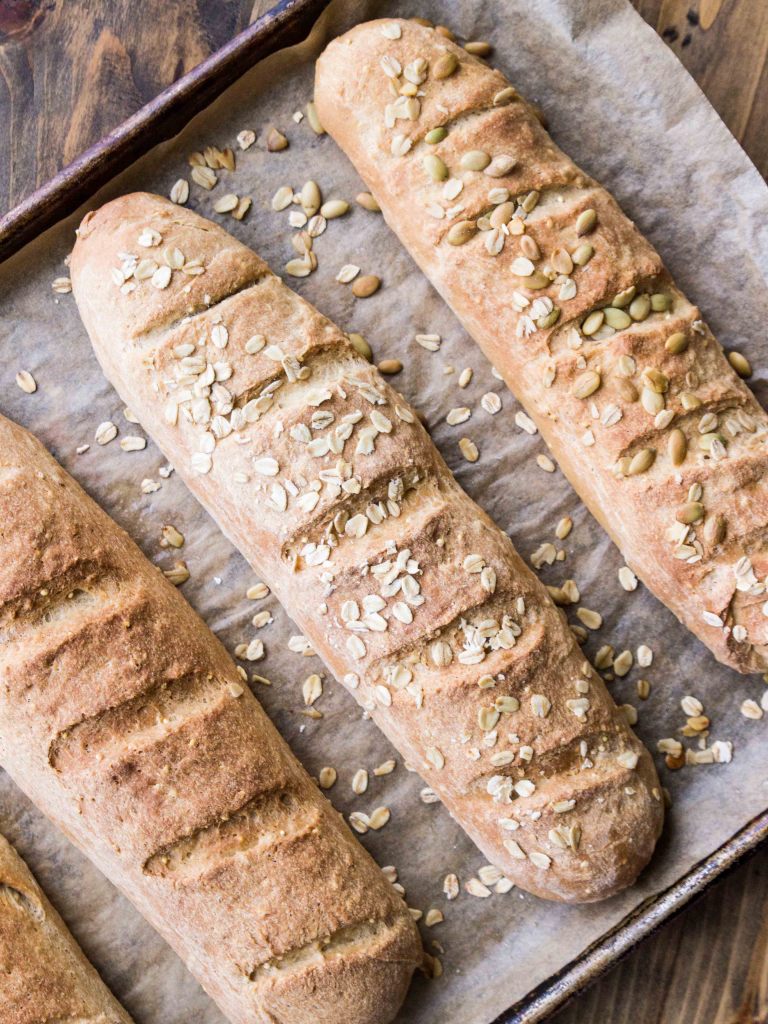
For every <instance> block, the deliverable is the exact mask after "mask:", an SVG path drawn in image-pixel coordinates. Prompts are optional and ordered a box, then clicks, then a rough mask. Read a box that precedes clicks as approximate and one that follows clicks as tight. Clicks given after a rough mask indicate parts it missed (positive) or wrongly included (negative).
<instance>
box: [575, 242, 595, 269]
mask: <svg viewBox="0 0 768 1024" xmlns="http://www.w3.org/2000/svg"><path fill="white" fill-rule="evenodd" d="M594 254H595V250H594V249H593V248H592V246H591V245H590V244H589V242H582V243H581V245H579V246H577V247H576V248H575V249H574V250H573V252H572V253H571V259H572V260H573V262H574V263H575V264H576V266H577V267H584V266H586V265H587V263H589V261H590V260H591V259H592V257H593V256H594Z"/></svg>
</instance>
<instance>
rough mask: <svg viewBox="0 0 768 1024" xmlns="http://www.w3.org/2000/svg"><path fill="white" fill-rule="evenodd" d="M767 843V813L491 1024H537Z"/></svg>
mask: <svg viewBox="0 0 768 1024" xmlns="http://www.w3.org/2000/svg"><path fill="white" fill-rule="evenodd" d="M766 843H768V810H766V811H763V812H762V813H761V814H759V815H757V817H756V818H753V819H752V821H750V822H749V824H747V825H745V826H744V828H742V829H741V830H740V831H738V832H736V833H735V834H734V835H733V836H731V838H730V839H728V840H727V841H726V842H725V843H723V845H722V846H720V847H718V849H717V850H715V851H714V852H713V853H711V854H709V856H707V857H704V858H703V859H702V860H700V861H699V862H698V864H695V865H694V866H693V867H692V868H691V870H690V871H689V872H688V873H687V874H685V875H683V877H682V878H680V879H678V881H677V882H674V883H673V884H672V885H670V886H669V888H667V889H665V890H663V891H662V892H660V893H658V894H657V895H656V896H651V897H649V899H647V900H646V901H645V902H644V903H642V904H641V905H640V906H639V907H637V908H636V909H635V910H634V911H632V913H630V914H628V915H627V916H626V917H625V918H624V919H623V920H622V921H620V922H619V923H618V924H617V925H616V926H615V927H614V928H612V929H611V930H610V931H609V932H607V933H606V934H605V935H603V936H602V938H600V939H598V940H597V941H596V942H594V943H593V944H592V945H591V946H589V947H587V949H585V950H584V952H583V953H581V954H580V955H579V956H577V957H576V958H575V959H573V960H572V961H571V962H570V963H569V964H566V966H565V967H563V968H562V969H561V970H560V971H558V972H557V973H556V974H554V975H552V977H550V978H548V979H547V980H546V981H544V982H542V983H541V984H540V985H538V986H537V987H536V988H535V989H532V990H531V991H530V992H529V993H528V994H527V995H526V996H524V997H523V998H522V999H521V1000H519V1001H518V1002H517V1003H515V1004H514V1006H511V1007H510V1008H509V1009H508V1010H505V1011H504V1012H503V1013H502V1014H501V1015H500V1016H499V1017H497V1018H496V1020H495V1021H493V1022H492V1024H541V1022H542V1021H545V1020H547V1019H549V1018H550V1017H551V1016H552V1014H554V1013H555V1012H556V1011H557V1010H560V1009H562V1007H563V1006H565V1004H566V1003H567V1002H569V1001H570V1000H571V999H573V998H574V997H575V996H577V995H578V994H579V993H580V992H583V991H584V990H585V989H586V988H588V987H589V986H590V985H591V984H592V983H593V982H595V981H596V980H597V979H598V978H599V977H600V976H601V975H603V974H605V973H606V972H607V971H608V970H610V968H612V967H615V966H616V964H617V963H618V962H619V961H620V960H621V959H622V958H623V957H625V956H627V955H628V954H629V953H630V952H632V950H633V949H635V947H637V946H638V945H639V944H640V943H641V942H642V941H643V940H645V939H647V938H648V937H649V936H650V935H652V934H653V932H655V931H656V930H657V929H659V928H660V927H661V926H662V925H663V924H666V923H667V922H668V921H670V920H671V919H672V918H673V917H675V915H677V914H679V913H680V912H681V911H682V910H683V909H685V907H686V906H687V905H688V904H689V903H691V902H692V901H694V900H696V899H698V897H699V896H702V895H703V894H704V892H705V891H706V890H707V889H708V888H709V887H710V886H712V885H713V884H714V883H715V882H718V881H720V880H721V879H722V878H724V877H725V875H726V874H728V873H729V872H730V871H732V870H733V869H734V868H736V867H737V866H738V865H739V864H741V863H742V862H743V861H745V860H746V859H748V858H749V857H750V856H752V854H754V853H756V852H757V850H758V849H759V848H760V847H761V846H763V845H765V844H766Z"/></svg>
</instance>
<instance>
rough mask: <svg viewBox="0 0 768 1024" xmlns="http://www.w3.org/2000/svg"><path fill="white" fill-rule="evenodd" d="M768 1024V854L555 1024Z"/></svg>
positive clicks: (685, 914) (729, 880)
mask: <svg viewBox="0 0 768 1024" xmlns="http://www.w3.org/2000/svg"><path fill="white" fill-rule="evenodd" d="M767 1019H768V850H763V851H761V852H759V853H758V854H757V855H756V856H754V857H753V858H752V859H751V860H750V861H749V862H748V863H747V864H745V865H744V866H743V867H741V868H739V869H738V870H737V871H736V872H734V874H732V875H730V876H729V877H728V878H726V879H725V880H724V881H723V882H721V883H720V884H719V885H717V886H716V887H715V888H714V889H713V890H712V891H711V892H709V893H707V894H706V895H705V896H703V897H702V898H701V899H700V900H698V901H697V902H696V903H694V904H692V905H691V906H690V907H688V908H687V909H686V910H685V911H684V912H683V913H682V914H681V915H680V916H679V917H677V918H676V919H675V920H674V921H672V922H670V923H669V924H668V925H666V926H665V927H664V928H663V929H661V931H659V932H658V933H657V934H656V935H654V936H652V937H651V938H650V939H649V940H648V941H647V942H645V943H643V945H641V946H640V947H639V948H638V949H637V950H636V951H634V952H633V953H632V954H631V955H630V956H629V957H628V958H627V959H626V960H624V961H623V962H622V963H621V964H619V965H618V966H617V967H615V968H614V969H613V970H612V971H611V972H610V973H609V974H607V975H606V976H605V977H604V978H601V979H600V980H599V981H598V982H597V983H596V984H595V985H594V986H593V987H592V988H591V989H589V990H588V991H587V992H585V993H583V994H582V995H580V996H579V997H577V998H576V999H574V1000H573V1002H572V1003H571V1004H569V1005H568V1006H567V1007H566V1008H565V1009H563V1010H562V1011H561V1012H560V1013H559V1014H556V1015H555V1016H554V1017H553V1018H552V1024H759V1022H764V1021H765V1020H767Z"/></svg>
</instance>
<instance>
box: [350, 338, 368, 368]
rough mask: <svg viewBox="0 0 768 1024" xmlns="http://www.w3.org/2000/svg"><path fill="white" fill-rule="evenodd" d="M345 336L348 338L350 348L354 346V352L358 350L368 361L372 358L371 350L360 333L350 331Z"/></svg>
mask: <svg viewBox="0 0 768 1024" xmlns="http://www.w3.org/2000/svg"><path fill="white" fill-rule="evenodd" d="M347 337H348V338H349V341H350V344H351V345H352V348H354V350H355V351H356V352H359V353H360V355H361V356H362V357H363V359H367V360H368V362H369V363H370V362H371V360H372V359H373V352H372V351H371V346H370V345H369V344H368V342H367V341H366V340H365V338H364V337H363V336H362V334H355V333H354V332H351V333H350V334H348V335H347Z"/></svg>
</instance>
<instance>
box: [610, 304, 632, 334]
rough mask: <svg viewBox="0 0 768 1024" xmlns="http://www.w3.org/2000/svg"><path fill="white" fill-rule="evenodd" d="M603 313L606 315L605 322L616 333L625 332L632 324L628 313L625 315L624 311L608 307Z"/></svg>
mask: <svg viewBox="0 0 768 1024" xmlns="http://www.w3.org/2000/svg"><path fill="white" fill-rule="evenodd" d="M603 313H604V314H605V322H606V323H607V324H608V326H609V327H612V328H613V329H614V331H623V330H626V328H627V327H629V325H630V324H631V323H632V319H631V317H630V316H629V314H628V313H625V312H624V310H623V309H616V308H615V307H614V306H607V307H606V308H605V309H604V310H603Z"/></svg>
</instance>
